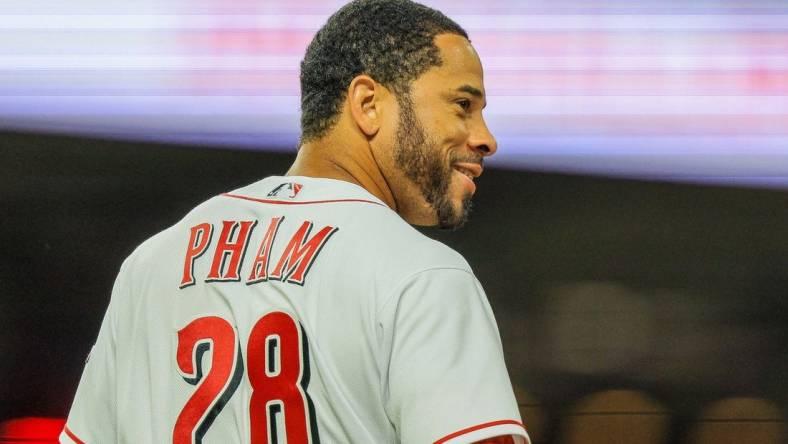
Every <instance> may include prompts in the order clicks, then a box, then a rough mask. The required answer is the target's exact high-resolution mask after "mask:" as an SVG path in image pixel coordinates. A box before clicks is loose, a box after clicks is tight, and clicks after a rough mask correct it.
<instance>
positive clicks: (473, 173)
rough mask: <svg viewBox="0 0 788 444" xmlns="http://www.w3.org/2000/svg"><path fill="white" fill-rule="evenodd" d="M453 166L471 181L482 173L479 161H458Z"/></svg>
mask: <svg viewBox="0 0 788 444" xmlns="http://www.w3.org/2000/svg"><path fill="white" fill-rule="evenodd" d="M452 168H454V169H455V170H456V171H458V172H459V173H460V174H463V175H465V176H466V177H467V178H468V179H469V180H470V181H471V182H473V179H475V178H477V177H479V176H481V175H482V166H481V165H479V164H477V163H467V162H462V163H456V164H454V165H453V167H452Z"/></svg>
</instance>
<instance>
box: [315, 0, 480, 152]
mask: <svg viewBox="0 0 788 444" xmlns="http://www.w3.org/2000/svg"><path fill="white" fill-rule="evenodd" d="M444 33H450V34H457V35H461V36H463V37H465V38H468V34H467V33H466V32H465V30H464V29H462V27H460V25H458V24H457V23H455V22H454V21H453V20H451V19H450V18H448V17H446V16H445V15H444V14H443V13H441V12H440V11H436V10H434V9H432V8H429V7H427V6H424V5H421V4H419V3H415V2H413V1H410V0H355V1H352V2H350V3H348V4H347V5H345V6H343V7H342V8H341V9H339V10H338V11H337V12H336V13H334V14H333V15H332V16H331V17H330V18H329V19H328V21H327V22H326V24H325V25H323V27H322V28H321V29H320V30H319V31H318V32H317V34H316V35H315V37H314V38H313V39H312V42H311V43H310V44H309V47H308V48H307V50H306V55H305V56H304V60H302V61H301V143H304V142H308V141H310V140H314V139H317V138H320V137H322V136H324V135H325V134H326V133H327V132H328V131H329V130H330V129H331V128H332V127H333V126H334V124H336V122H337V120H338V119H339V115H340V112H341V107H342V102H343V101H344V99H345V95H346V94H347V87H348V86H349V85H350V82H351V81H352V80H353V78H354V77H356V76H357V75H360V74H366V75H369V76H370V77H372V78H373V79H375V80H376V81H377V82H380V83H381V84H383V85H385V86H386V87H387V88H390V89H391V90H392V91H394V93H395V94H396V95H398V96H400V95H403V94H407V93H408V92H409V90H410V83H411V82H412V81H413V80H415V79H416V78H418V77H419V76H420V75H421V74H423V73H424V72H426V71H427V70H429V69H430V68H432V67H433V66H440V65H441V63H442V60H441V57H440V52H439V50H438V48H437V46H435V43H434V39H435V36H436V35H438V34H444Z"/></svg>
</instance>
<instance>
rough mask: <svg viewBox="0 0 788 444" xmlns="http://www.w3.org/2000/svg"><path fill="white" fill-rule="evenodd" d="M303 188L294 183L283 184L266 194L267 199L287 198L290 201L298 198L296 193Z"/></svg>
mask: <svg viewBox="0 0 788 444" xmlns="http://www.w3.org/2000/svg"><path fill="white" fill-rule="evenodd" d="M301 188H303V185H301V184H300V183H296V182H285V183H281V184H279V185H277V186H276V188H274V189H273V190H271V191H270V192H269V193H268V197H287V198H289V199H292V198H294V197H296V196H298V193H299V192H300V191H301Z"/></svg>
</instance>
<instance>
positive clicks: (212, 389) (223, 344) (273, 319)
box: [172, 312, 320, 444]
mask: <svg viewBox="0 0 788 444" xmlns="http://www.w3.org/2000/svg"><path fill="white" fill-rule="evenodd" d="M208 351H210V352H211V368H210V371H209V372H208V374H207V375H206V376H205V378H203V369H202V357H203V354H205V353H206V352H208ZM308 353H309V345H308V341H307V338H306V335H305V334H303V331H302V329H301V326H300V324H299V323H298V321H296V320H295V319H294V318H293V317H292V316H290V315H289V314H287V313H283V312H271V313H268V314H266V315H265V316H263V317H262V318H260V319H259V320H258V321H257V323H256V324H255V325H254V327H253V328H252V331H251V333H250V335H249V342H248V344H247V356H248V371H249V382H250V383H251V385H252V397H251V402H250V404H251V405H250V406H249V410H250V411H249V415H250V423H251V442H252V444H263V443H277V442H279V440H278V436H280V435H284V436H286V442H287V443H288V444H301V443H303V444H307V443H316V444H319V442H320V439H319V436H318V432H317V424H316V418H315V413H314V406H313V405H312V401H311V399H310V398H309V395H308V394H307V392H306V388H307V386H308V385H309V355H308ZM176 359H177V362H178V368H179V369H180V371H181V373H182V374H183V379H184V380H185V381H186V382H188V383H189V384H192V385H198V384H199V386H198V387H197V390H196V391H195V392H194V394H193V395H192V396H191V398H189V400H188V401H187V402H186V405H185V406H184V407H183V410H182V411H181V413H180V414H179V415H178V419H177V420H176V421H175V427H174V429H173V432H172V441H173V444H199V443H201V442H202V438H203V436H205V433H206V432H207V431H208V429H209V428H210V427H211V424H213V421H214V419H216V416H217V415H218V414H219V412H221V410H222V408H224V406H225V404H227V402H228V401H229V400H230V397H231V396H232V395H233V393H235V390H236V389H237V388H238V385H239V383H240V382H241V378H242V376H243V371H244V364H243V357H242V356H241V350H240V342H239V338H238V337H237V335H236V330H235V329H234V328H233V327H232V325H230V323H229V322H227V321H226V320H224V319H222V318H220V317H217V316H208V317H203V318H198V319H195V320H194V321H192V322H190V323H189V325H187V326H186V327H184V328H183V329H181V330H180V331H179V332H178V351H177V358H176ZM280 423H281V424H284V427H283V428H282V429H283V430H277V424H280ZM282 432H284V433H282Z"/></svg>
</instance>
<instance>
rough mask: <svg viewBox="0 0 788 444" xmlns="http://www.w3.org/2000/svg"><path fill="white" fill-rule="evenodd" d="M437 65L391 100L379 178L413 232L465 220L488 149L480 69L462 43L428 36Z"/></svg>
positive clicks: (490, 150) (460, 39)
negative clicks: (387, 160) (392, 121)
mask: <svg viewBox="0 0 788 444" xmlns="http://www.w3.org/2000/svg"><path fill="white" fill-rule="evenodd" d="M435 43H436V45H437V46H438V48H439V50H440V52H441V57H442V59H443V64H442V65H441V66H439V67H433V68H432V69H430V70H429V71H427V72H426V73H425V74H423V75H422V76H420V77H419V78H418V79H416V80H414V81H413V82H412V83H411V87H410V92H409V93H408V94H407V95H403V96H400V97H398V98H397V102H398V105H399V117H398V122H397V128H396V132H395V134H394V141H393V143H394V147H393V150H391V151H390V152H392V153H393V164H394V168H395V169H396V171H390V172H388V173H389V174H386V176H387V179H388V180H389V184H390V185H391V188H392V191H393V192H394V195H395V198H396V200H397V205H398V209H399V211H400V214H401V215H402V216H403V217H404V218H405V219H406V220H408V221H409V222H411V223H414V224H417V225H438V226H440V227H441V228H457V227H460V226H462V225H463V224H464V223H465V221H466V220H467V216H468V211H469V210H470V206H471V197H472V196H473V194H474V192H475V191H476V185H475V184H474V182H473V179H474V178H475V177H478V176H479V174H481V172H482V164H483V158H484V157H485V156H489V155H492V154H493V153H494V152H495V150H496V142H495V139H494V138H493V136H492V134H490V132H489V130H488V129H487V126H486V124H485V123H484V119H483V118H482V114H481V113H482V108H483V107H484V105H485V95H484V85H483V78H482V76H483V75H482V67H481V62H480V61H479V57H478V55H477V54H476V51H474V49H473V47H472V46H471V45H470V42H468V40H466V39H465V38H463V37H461V36H458V35H453V34H441V35H439V36H437V37H436V39H435Z"/></svg>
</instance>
